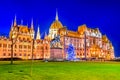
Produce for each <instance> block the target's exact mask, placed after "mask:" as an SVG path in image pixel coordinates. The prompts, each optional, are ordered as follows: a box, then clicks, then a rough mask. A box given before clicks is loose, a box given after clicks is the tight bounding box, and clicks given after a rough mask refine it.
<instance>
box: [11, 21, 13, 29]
mask: <svg viewBox="0 0 120 80" xmlns="http://www.w3.org/2000/svg"><path fill="white" fill-rule="evenodd" d="M11 30H13V21H12V24H11Z"/></svg>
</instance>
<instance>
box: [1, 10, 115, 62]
mask: <svg viewBox="0 0 120 80" xmlns="http://www.w3.org/2000/svg"><path fill="white" fill-rule="evenodd" d="M36 33H37V34H36V36H35V30H34V23H33V20H32V21H31V26H30V28H29V27H28V26H27V25H19V24H17V20H16V17H15V19H14V21H13V23H12V24H11V29H10V32H9V37H5V36H0V58H11V57H13V58H20V59H51V58H55V59H66V57H67V51H66V49H67V48H68V46H69V44H72V45H73V46H74V51H75V56H76V58H79V59H83V58H87V59H92V58H95V59H106V60H111V59H114V57H115V56H114V47H113V45H112V43H111V42H110V40H109V39H108V38H107V36H106V35H102V33H101V32H100V30H99V28H94V29H92V28H88V27H87V26H86V25H85V24H83V25H80V26H78V29H77V31H71V30H68V29H67V27H66V26H63V24H62V23H61V22H60V21H59V17H58V13H57V11H56V16H55V20H54V21H53V23H52V24H51V25H50V28H49V33H48V34H47V33H45V36H44V39H41V35H40V28H39V26H38V29H37V32H36ZM58 35H59V36H60V41H59V42H55V43H54V44H53V45H51V42H52V41H53V40H54V39H55V38H56V37H57V36H58ZM11 55H12V56H11Z"/></svg>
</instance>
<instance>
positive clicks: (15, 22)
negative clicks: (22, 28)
mask: <svg viewBox="0 0 120 80" xmlns="http://www.w3.org/2000/svg"><path fill="white" fill-rule="evenodd" d="M13 26H17V19H16V15H15V19H14V24H13Z"/></svg>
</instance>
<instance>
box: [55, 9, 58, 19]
mask: <svg viewBox="0 0 120 80" xmlns="http://www.w3.org/2000/svg"><path fill="white" fill-rule="evenodd" d="M55 20H57V21H58V11H57V9H56V17H55Z"/></svg>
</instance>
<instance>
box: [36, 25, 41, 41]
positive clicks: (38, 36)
mask: <svg viewBox="0 0 120 80" xmlns="http://www.w3.org/2000/svg"><path fill="white" fill-rule="evenodd" d="M37 39H40V30H39V26H38V30H37V36H36V40H37Z"/></svg>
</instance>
